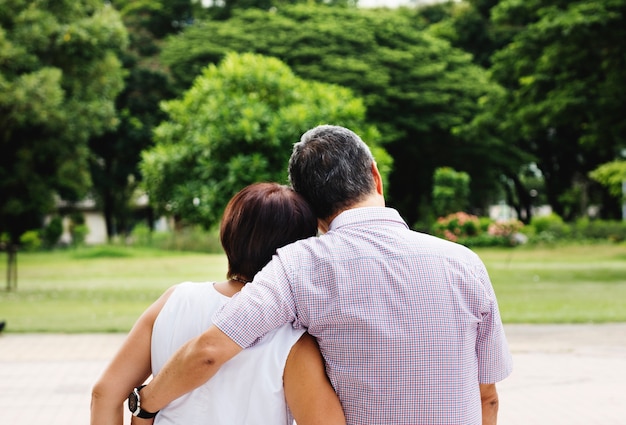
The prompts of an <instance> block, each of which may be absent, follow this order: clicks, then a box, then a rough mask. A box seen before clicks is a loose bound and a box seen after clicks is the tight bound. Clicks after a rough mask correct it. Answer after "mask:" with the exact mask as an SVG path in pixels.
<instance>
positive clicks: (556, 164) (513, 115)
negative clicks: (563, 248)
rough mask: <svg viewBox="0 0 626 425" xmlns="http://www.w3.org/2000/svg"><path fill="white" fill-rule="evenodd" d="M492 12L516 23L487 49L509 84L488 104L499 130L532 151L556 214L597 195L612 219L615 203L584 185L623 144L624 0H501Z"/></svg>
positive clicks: (578, 208) (577, 208)
mask: <svg viewBox="0 0 626 425" xmlns="http://www.w3.org/2000/svg"><path fill="white" fill-rule="evenodd" d="M492 12H493V14H492V16H493V19H494V22H495V23H497V24H499V25H508V26H511V27H514V26H515V27H518V28H519V32H518V33H517V35H516V36H515V37H514V38H513V41H512V42H511V43H509V44H508V45H507V46H506V47H505V48H503V49H502V50H500V51H499V52H497V53H496V54H495V55H494V56H493V57H492V62H493V67H492V73H493V76H494V78H495V79H496V80H497V81H498V82H499V83H500V84H502V85H503V86H504V87H506V88H507V91H506V94H505V95H504V96H503V97H502V98H501V100H500V101H499V102H493V103H492V104H491V111H490V112H489V114H491V116H492V118H491V119H492V120H493V121H494V122H498V125H497V126H496V128H497V130H496V131H497V132H498V133H499V134H501V135H502V136H503V137H504V138H506V139H508V140H509V141H510V143H511V144H513V145H515V146H516V147H517V148H518V149H519V150H521V151H523V152H526V153H528V154H530V155H532V157H534V160H535V162H536V164H537V166H538V168H539V169H540V170H541V173H542V175H543V177H544V179H545V190H546V198H547V200H548V202H549V204H550V205H551V206H552V208H553V210H554V211H555V212H556V213H557V214H558V215H560V216H562V217H564V218H565V219H566V220H571V219H573V218H575V217H576V216H578V215H581V214H582V213H584V210H585V208H584V207H585V206H586V204H587V203H589V202H594V203H598V204H601V205H603V207H604V208H603V209H602V213H603V215H604V216H605V217H606V218H615V217H616V216H617V215H618V214H619V205H618V203H617V202H615V199H614V198H611V197H610V196H609V194H608V192H607V191H606V190H597V191H591V190H590V188H591V187H593V186H592V185H591V182H590V179H589V172H590V171H591V170H594V169H595V168H597V167H598V166H599V165H600V164H603V163H606V162H610V161H612V160H614V159H616V158H618V157H619V155H620V152H621V150H622V149H623V148H624V147H625V146H626V121H624V119H623V116H624V113H623V111H624V109H625V108H626V95H625V94H624V93H625V90H624V89H625V87H626V44H625V43H624V40H625V39H626V0H608V1H605V0H602V1H600V0H596V1H548V0H533V1H525V2H521V1H517V0H504V1H502V2H500V3H499V4H498V5H497V6H496V7H495V8H493V11H492Z"/></svg>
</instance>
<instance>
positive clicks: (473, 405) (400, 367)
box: [218, 208, 511, 424]
mask: <svg viewBox="0 0 626 425" xmlns="http://www.w3.org/2000/svg"><path fill="white" fill-rule="evenodd" d="M257 283H258V284H259V285H257ZM248 289H250V291H249V292H250V293H252V295H253V297H255V296H258V297H259V299H261V300H263V299H267V298H268V291H269V292H271V294H270V295H269V299H272V300H273V301H275V300H277V299H279V300H282V303H283V305H284V307H283V308H284V309H285V310H292V311H291V312H289V313H284V311H283V312H280V313H276V314H273V315H272V317H267V316H265V320H267V322H268V323H267V324H262V325H260V327H264V326H266V325H267V326H268V327H269V328H271V327H272V326H275V323H272V321H273V320H282V319H283V317H281V314H287V316H290V315H293V317H291V320H293V321H294V325H295V326H304V327H306V328H308V331H309V333H311V334H312V335H314V336H315V337H316V338H317V339H318V342H319V344H320V348H321V350H322V354H323V355H324V358H325V360H326V368H327V372H328V375H329V378H330V379H331V381H332V383H333V386H334V387H335V389H336V391H337V392H338V394H339V396H340V399H341V401H342V405H343V407H344V410H345V412H346V416H347V419H348V423H352V424H365V423H367V424H391V423H396V424H420V423H421V424H436V423H441V424H480V423H481V404H480V392H479V386H478V385H479V382H480V383H493V382H497V381H499V380H501V379H503V378H504V377H506V376H507V375H508V374H509V373H510V370H511V365H510V356H509V354H508V350H507V346H506V341H505V339H504V334H503V332H502V328H501V321H500V317H499V313H498V309H497V303H496V299H495V296H494V294H493V289H492V287H491V283H490V282H489V278H488V276H487V273H486V271H485V269H484V266H483V265H482V262H481V261H480V260H479V259H478V257H477V256H476V255H474V254H473V253H472V252H471V251H469V250H467V249H466V248H464V247H462V246H460V245H456V244H452V243H449V242H446V241H443V240H441V239H438V238H434V237H431V236H428V235H424V234H420V233H417V232H412V231H410V230H409V229H408V228H407V227H406V224H405V223H404V222H403V221H402V220H401V219H400V217H399V215H398V214H397V213H396V212H395V211H394V210H391V209H387V208H357V209H351V210H348V211H346V212H344V213H342V214H341V215H339V216H338V217H337V218H336V219H335V220H334V221H333V222H332V225H331V228H330V230H329V232H328V233H327V234H325V235H323V236H321V237H319V238H311V239H307V240H306V241H301V242H297V243H296V244H293V245H289V246H287V247H285V248H282V249H281V250H279V252H278V256H277V258H275V259H274V261H272V263H270V265H269V266H268V267H267V268H266V269H264V270H263V271H262V272H261V273H260V274H259V275H258V276H257V278H255V284H254V285H251V287H250V288H246V291H247V290H248ZM246 291H244V292H246ZM267 304H268V303H267V302H266V303H265V305H267ZM269 304H272V303H269ZM235 309H236V308H235ZM233 311H234V310H233ZM253 317H254V319H253V320H250V319H251V317H248V318H247V319H245V321H244V322H242V323H255V322H258V320H259V319H258V317H255V316H254V314H253ZM278 317H280V318H278ZM231 319H232V317H231ZM218 326H219V324H218ZM220 328H222V327H221V326H220ZM228 329H232V328H227V329H226V330H224V328H222V330H224V331H225V332H226V333H227V334H228V335H229V336H231V337H232V338H233V339H234V340H236V341H237V340H238V337H241V338H242V339H241V341H242V342H243V344H242V345H245V344H246V341H245V339H246V338H247V336H246V335H243V334H244V333H246V332H243V333H241V332H237V331H235V330H232V331H231V330H228ZM252 332H254V330H253V331H252Z"/></svg>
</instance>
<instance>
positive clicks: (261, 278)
mask: <svg viewBox="0 0 626 425" xmlns="http://www.w3.org/2000/svg"><path fill="white" fill-rule="evenodd" d="M286 323H292V324H293V326H294V328H299V327H300V326H299V324H298V323H297V317H296V309H295V304H294V299H293V295H292V293H291V287H290V284H289V277H288V273H287V272H286V271H285V269H284V266H283V264H282V262H281V261H280V258H279V257H278V256H274V258H273V259H272V261H270V262H269V263H268V264H267V265H266V266H265V267H264V268H263V269H262V270H261V271H260V272H259V273H258V274H257V275H256V276H255V277H254V280H253V281H252V282H250V283H248V284H247V285H246V286H245V287H244V288H243V289H242V290H241V291H240V292H239V293H238V294H236V295H235V296H233V297H232V298H231V300H230V301H228V302H227V303H226V304H224V306H223V307H222V308H221V309H220V310H218V311H217V312H216V313H215V315H214V316H213V324H214V325H216V326H217V327H218V328H219V329H220V330H221V331H222V332H224V333H225V334H226V335H228V336H229V337H230V338H231V339H232V340H233V341H235V342H236V343H237V344H238V345H239V346H241V347H242V348H247V347H250V346H251V345H254V344H255V343H256V342H257V341H258V340H259V339H260V338H261V337H263V336H264V335H265V334H266V333H268V332H269V331H271V330H273V329H276V328H278V327H280V326H282V325H284V324H286Z"/></svg>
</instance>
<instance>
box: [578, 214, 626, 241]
mask: <svg viewBox="0 0 626 425" xmlns="http://www.w3.org/2000/svg"><path fill="white" fill-rule="evenodd" d="M573 234H574V236H575V237H576V238H578V239H591V240H608V241H611V242H623V241H625V240H626V221H616V220H590V219H589V218H581V219H579V220H578V221H576V223H574V225H573Z"/></svg>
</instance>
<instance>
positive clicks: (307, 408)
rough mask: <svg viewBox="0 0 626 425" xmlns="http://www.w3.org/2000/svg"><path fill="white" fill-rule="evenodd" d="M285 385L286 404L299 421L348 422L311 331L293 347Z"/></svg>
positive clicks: (310, 424)
mask: <svg viewBox="0 0 626 425" xmlns="http://www.w3.org/2000/svg"><path fill="white" fill-rule="evenodd" d="M283 385H284V387H285V398H286V399H287V404H288V405H289V409H290V410H291V413H292V414H293V416H294V419H295V420H296V423H297V424H298V425H345V423H346V417H345V415H344V413H343V409H342V407H341V403H340V401H339V397H337V394H336V393H335V390H334V388H333V386H332V385H331V383H330V380H329V379H328V377H327V376H326V370H325V367H324V359H323V358H322V355H321V353H320V350H319V347H318V345H317V341H315V338H313V337H312V336H311V335H309V334H308V333H305V334H303V335H302V337H301V338H300V340H298V342H297V343H296V344H295V345H294V346H293V347H292V348H291V352H290V353H289V357H287V363H286V365H285V372H284V375H283Z"/></svg>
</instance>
